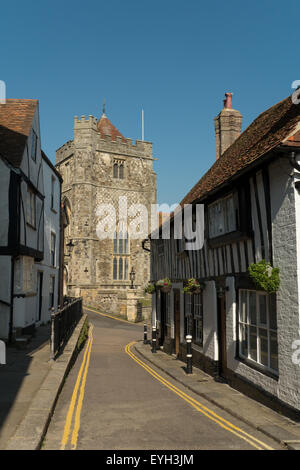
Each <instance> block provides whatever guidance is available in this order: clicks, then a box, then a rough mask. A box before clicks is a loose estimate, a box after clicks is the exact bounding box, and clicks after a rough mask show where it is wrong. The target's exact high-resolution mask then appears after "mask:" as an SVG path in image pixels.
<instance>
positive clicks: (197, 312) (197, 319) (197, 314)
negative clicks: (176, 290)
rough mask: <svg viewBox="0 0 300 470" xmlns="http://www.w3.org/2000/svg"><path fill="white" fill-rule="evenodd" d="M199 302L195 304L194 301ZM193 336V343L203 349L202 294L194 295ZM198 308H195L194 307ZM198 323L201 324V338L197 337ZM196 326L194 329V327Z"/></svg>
mask: <svg viewBox="0 0 300 470" xmlns="http://www.w3.org/2000/svg"><path fill="white" fill-rule="evenodd" d="M198 299H199V302H195V300H198ZM193 302H194V335H195V337H194V338H193V343H195V344H197V345H199V346H200V347H203V294H202V292H201V293H200V294H195V295H194V299H193ZM197 306H198V307H199V308H196V307H197ZM198 323H200V324H201V328H200V331H201V337H199V336H197V332H198V329H199V325H198ZM195 324H196V327H195Z"/></svg>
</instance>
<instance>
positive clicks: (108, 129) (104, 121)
mask: <svg viewBox="0 0 300 470" xmlns="http://www.w3.org/2000/svg"><path fill="white" fill-rule="evenodd" d="M97 127H98V131H99V132H100V135H101V137H102V139H104V138H105V136H106V135H109V136H111V139H112V140H116V137H117V136H119V137H121V138H122V140H123V142H126V139H125V137H124V136H123V135H122V134H121V132H119V131H118V129H117V128H116V127H115V126H114V125H113V124H112V123H111V122H110V120H109V119H108V117H107V116H106V115H105V114H104V113H103V114H102V116H101V118H100V119H99V121H98V124H97Z"/></svg>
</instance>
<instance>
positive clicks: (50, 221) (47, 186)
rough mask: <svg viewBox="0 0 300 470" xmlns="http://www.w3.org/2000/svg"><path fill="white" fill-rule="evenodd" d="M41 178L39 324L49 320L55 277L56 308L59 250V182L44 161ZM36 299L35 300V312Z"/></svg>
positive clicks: (56, 300)
mask: <svg viewBox="0 0 300 470" xmlns="http://www.w3.org/2000/svg"><path fill="white" fill-rule="evenodd" d="M42 164H43V178H44V183H43V184H44V191H45V200H44V259H43V260H42V261H41V262H40V263H36V264H35V278H36V285H37V282H38V272H43V290H42V312H41V323H45V322H48V321H49V320H50V313H51V311H50V309H49V293H50V278H51V277H52V276H54V277H55V292H54V309H55V310H56V309H57V308H58V290H59V248H60V181H59V178H58V177H57V175H56V173H55V172H54V171H53V169H52V168H51V167H50V166H49V165H48V163H47V162H46V160H44V159H43V160H42ZM52 177H53V178H54V181H55V186H54V187H55V191H54V204H53V208H54V210H52V208H51V181H52ZM51 233H54V234H55V236H56V250H55V267H53V266H52V265H51ZM37 304H38V299H36V308H35V312H37Z"/></svg>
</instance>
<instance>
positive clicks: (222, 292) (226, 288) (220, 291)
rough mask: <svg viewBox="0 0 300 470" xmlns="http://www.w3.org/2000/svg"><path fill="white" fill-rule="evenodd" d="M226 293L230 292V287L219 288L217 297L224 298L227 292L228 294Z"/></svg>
mask: <svg viewBox="0 0 300 470" xmlns="http://www.w3.org/2000/svg"><path fill="white" fill-rule="evenodd" d="M226 291H227V292H228V291H229V287H228V286H227V287H225V288H224V287H222V286H219V287H218V288H217V296H218V297H219V298H222V297H223V296H224V295H225V292H226Z"/></svg>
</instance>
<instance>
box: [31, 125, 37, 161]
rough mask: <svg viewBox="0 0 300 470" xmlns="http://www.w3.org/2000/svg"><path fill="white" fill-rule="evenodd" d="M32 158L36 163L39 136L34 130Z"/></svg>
mask: <svg viewBox="0 0 300 470" xmlns="http://www.w3.org/2000/svg"><path fill="white" fill-rule="evenodd" d="M31 133H32V134H31V135H32V137H31V158H32V160H33V161H36V150H37V135H36V133H35V132H34V130H33V129H32V131H31Z"/></svg>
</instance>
